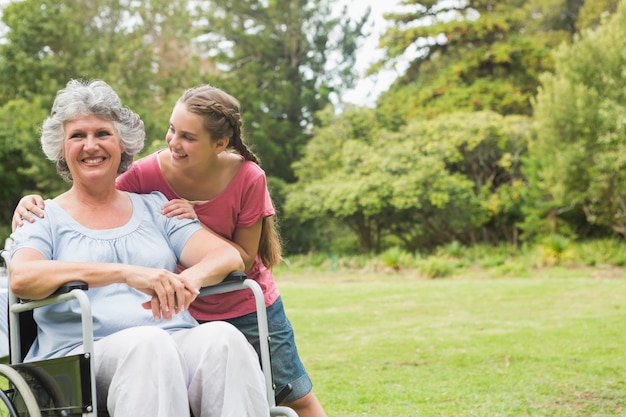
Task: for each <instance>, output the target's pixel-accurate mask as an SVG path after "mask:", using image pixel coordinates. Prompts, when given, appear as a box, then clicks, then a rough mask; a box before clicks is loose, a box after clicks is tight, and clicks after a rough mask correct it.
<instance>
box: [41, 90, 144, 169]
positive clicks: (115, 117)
mask: <svg viewBox="0 0 626 417" xmlns="http://www.w3.org/2000/svg"><path fill="white" fill-rule="evenodd" d="M90 115H95V116H98V117H100V118H102V119H105V120H111V121H113V123H114V125H115V129H117V133H118V134H119V136H120V141H121V143H122V146H123V148H124V152H123V153H122V159H121V162H120V166H119V167H118V169H117V173H118V174H121V173H123V172H126V170H128V168H129V167H130V165H131V164H132V162H133V159H134V158H135V155H137V154H138V153H139V152H140V151H141V150H142V149H143V145H144V141H145V139H146V132H145V130H144V125H143V122H142V121H141V118H140V117H139V115H138V114H137V113H135V112H133V111H132V110H130V109H129V108H127V107H124V106H122V101H121V100H120V98H119V97H118V95H117V93H116V92H115V91H114V90H113V88H111V86H109V85H108V84H107V83H105V82H104V81H100V80H94V81H90V82H83V81H79V80H71V81H69V82H68V83H67V85H66V86H65V88H63V89H61V90H59V91H58V92H57V95H56V98H55V99H54V104H52V111H51V113H50V116H49V117H48V118H47V119H46V120H45V121H44V122H43V125H42V127H41V147H42V148H43V151H44V153H45V154H46V156H47V157H48V159H49V160H51V161H54V162H55V163H56V167H57V172H58V173H59V175H61V177H62V178H63V179H64V180H66V181H71V180H72V175H71V173H70V171H69V168H68V166H67V162H66V161H65V158H63V141H64V137H65V129H64V128H65V124H66V123H67V122H70V121H72V120H74V119H76V118H78V117H82V116H90Z"/></svg>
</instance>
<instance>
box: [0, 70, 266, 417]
mask: <svg viewBox="0 0 626 417" xmlns="http://www.w3.org/2000/svg"><path fill="white" fill-rule="evenodd" d="M144 138H145V132H144V129H143V123H142V121H141V119H140V118H139V116H138V115H137V114H135V113H133V112H132V111H130V110H129V109H127V108H125V107H123V106H122V103H121V102H120V100H119V98H118V96H117V94H116V93H115V92H114V91H113V90H112V89H111V87H109V85H107V84H106V83H104V82H103V81H93V82H90V83H82V82H79V81H76V80H73V81H70V82H69V83H68V84H67V86H66V88H64V89H62V90H60V91H59V92H58V94H57V96H56V99H55V101H54V104H53V106H52V112H51V114H50V116H49V117H48V118H47V119H46V120H45V122H44V123H43V127H42V134H41V143H42V147H43V150H44V152H45V154H46V156H47V157H48V158H49V159H51V160H52V161H55V162H56V165H57V169H58V171H59V173H60V174H61V175H62V176H63V177H64V178H65V179H67V180H69V181H71V184H72V185H71V188H70V189H69V190H68V191H67V192H65V193H63V194H61V195H59V196H57V197H56V198H54V199H52V200H48V201H46V208H45V211H46V216H45V217H44V218H41V219H37V220H36V221H35V222H34V223H29V224H26V225H25V226H24V227H21V228H19V229H18V230H17V231H16V232H14V233H13V235H12V238H13V240H14V244H13V246H12V248H11V263H10V276H11V281H10V285H11V290H12V291H13V292H14V293H15V294H16V295H17V296H18V297H21V298H28V299H40V298H44V297H46V296H48V295H50V294H51V293H53V292H54V291H55V290H56V289H57V288H58V287H59V286H60V285H62V284H63V283H66V282H69V281H74V280H82V281H86V282H87V283H88V284H89V287H90V290H89V291H88V296H89V298H90V301H91V305H92V314H93V318H94V337H95V340H96V341H95V348H94V349H95V352H94V353H95V355H94V359H95V370H96V381H97V383H96V384H97V391H98V400H99V402H100V404H106V407H107V409H108V411H109V414H111V415H114V416H115V417H124V416H129V417H138V416H146V417H148V416H149V417H157V416H162V417H172V416H176V417H179V416H188V415H189V414H190V410H189V409H190V408H191V410H192V412H193V414H194V416H196V417H201V416H236V417H241V416H267V415H269V408H268V404H267V401H266V397H265V389H264V380H263V375H262V372H261V370H260V368H259V366H258V359H257V357H256V354H255V353H254V350H253V349H252V348H251V347H250V345H249V344H248V343H247V341H246V339H245V338H244V337H243V335H242V334H241V333H240V332H239V331H238V330H237V329H236V328H235V327H233V326H232V325H230V324H227V323H224V322H214V323H207V324H202V325H198V323H197V322H196V321H195V320H194V319H193V318H192V317H191V316H190V314H189V313H188V311H187V308H188V307H189V304H190V303H191V302H192V301H193V300H194V299H195V297H196V295H197V293H198V289H199V288H200V287H201V286H204V285H210V284H212V283H217V282H219V281H221V280H222V279H223V278H224V277H225V276H226V275H227V274H228V273H229V272H231V271H236V270H239V271H241V270H243V268H244V263H243V261H242V259H241V256H240V255H239V253H238V251H237V250H236V249H234V248H233V247H232V246H231V245H229V244H228V243H227V242H226V241H224V240H222V239H221V238H219V237H217V236H216V235H214V234H212V233H210V232H209V231H207V230H205V229H203V228H202V227H201V226H200V224H199V222H198V221H197V220H185V219H177V218H167V217H166V216H162V215H161V207H162V206H163V205H164V204H165V202H166V201H167V200H166V199H165V197H164V196H163V195H162V194H160V193H152V194H148V195H139V194H132V193H127V192H122V191H118V190H116V188H115V178H116V177H117V175H118V174H120V173H122V172H124V171H125V170H126V169H127V168H128V167H129V165H130V164H131V162H132V160H133V157H134V156H135V155H136V154H137V153H138V152H139V151H140V150H141V149H142V147H143V142H144ZM177 263H180V264H181V265H183V266H185V267H186V269H185V270H184V271H183V272H182V273H181V274H176V271H177ZM35 320H36V322H37V325H38V328H39V331H38V336H37V340H36V342H35V344H34V345H33V347H32V348H31V350H30V351H29V353H28V355H27V358H26V360H38V359H44V358H52V357H59V356H64V355H69V354H73V353H77V352H80V351H81V348H82V346H81V343H82V337H81V333H80V328H81V327H80V316H79V309H78V308H77V306H76V305H74V304H73V303H71V302H70V303H63V304H58V305H54V306H48V307H44V308H41V309H38V310H37V311H36V313H35Z"/></svg>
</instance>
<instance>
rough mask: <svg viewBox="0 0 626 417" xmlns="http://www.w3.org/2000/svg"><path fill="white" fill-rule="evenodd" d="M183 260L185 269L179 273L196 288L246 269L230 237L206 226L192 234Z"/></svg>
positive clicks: (211, 283) (181, 259) (216, 282)
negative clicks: (224, 236) (225, 236)
mask: <svg viewBox="0 0 626 417" xmlns="http://www.w3.org/2000/svg"><path fill="white" fill-rule="evenodd" d="M180 262H181V264H182V266H184V267H185V268H186V269H185V270H183V271H182V272H181V273H180V276H181V277H182V278H184V279H185V280H187V281H189V282H191V283H192V285H193V286H194V288H195V289H200V288H201V287H205V286H208V285H215V284H218V283H220V282H222V281H223V280H224V278H226V276H227V275H228V274H230V273H231V272H234V271H243V270H244V268H245V265H244V263H243V259H242V258H241V255H240V254H239V251H238V250H237V249H236V248H235V247H233V245H231V244H230V242H228V240H226V239H224V238H222V237H221V236H219V235H217V234H216V233H213V232H211V231H208V230H206V229H200V230H198V231H197V232H195V233H194V234H193V235H191V238H190V239H189V240H188V241H187V244H186V245H185V248H184V249H183V252H182V254H181V257H180Z"/></svg>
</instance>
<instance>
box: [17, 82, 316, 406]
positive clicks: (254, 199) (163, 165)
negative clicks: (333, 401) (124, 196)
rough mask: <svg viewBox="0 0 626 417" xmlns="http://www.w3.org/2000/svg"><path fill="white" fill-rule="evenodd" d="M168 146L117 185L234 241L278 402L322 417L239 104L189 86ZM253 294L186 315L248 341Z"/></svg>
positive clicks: (30, 199)
mask: <svg viewBox="0 0 626 417" xmlns="http://www.w3.org/2000/svg"><path fill="white" fill-rule="evenodd" d="M166 142H167V145H168V147H167V148H165V149H162V150H160V151H158V152H156V153H154V154H151V155H149V156H147V157H145V158H142V159H141V160H139V161H136V162H135V163H134V164H133V166H132V167H131V168H130V170H129V171H128V172H126V173H124V174H122V175H121V176H120V177H118V179H117V187H118V188H119V189H121V190H126V191H132V192H137V193H149V192H152V191H160V192H162V193H163V194H165V196H166V197H167V198H168V200H170V201H169V202H168V203H167V204H165V206H164V207H163V213H164V214H165V215H167V216H169V217H172V216H178V217H194V218H195V217H196V216H197V218H199V220H200V221H201V222H202V223H203V224H204V225H205V226H206V227H208V228H209V229H210V230H212V231H214V232H216V233H218V234H219V235H221V236H223V237H224V238H226V239H228V240H230V241H231V242H233V244H234V245H235V247H237V249H238V250H239V252H240V254H241V256H242V258H243V260H244V263H245V265H246V273H247V275H248V277H249V278H252V279H254V280H256V281H257V282H258V283H259V284H260V286H261V288H262V289H263V292H264V295H265V304H266V306H267V312H268V321H269V332H270V337H271V339H270V349H271V352H272V372H273V375H274V380H275V383H276V389H277V392H279V391H280V390H281V389H282V388H283V387H284V386H286V385H287V384H291V385H292V387H293V389H292V391H291V393H290V394H289V395H288V396H287V397H286V399H285V401H284V405H287V406H289V407H291V408H292V409H294V410H295V411H296V412H297V413H298V415H299V416H300V417H309V416H322V417H323V416H325V415H326V414H325V412H324V410H323V408H322V406H321V404H320V403H319V401H318V400H317V398H316V396H315V394H314V393H313V390H312V382H311V380H310V378H309V376H308V374H307V373H306V370H305V368H304V366H303V364H302V362H301V360H300V358H299V356H298V352H297V348H296V345H295V339H294V334H293V329H292V327H291V324H290V323H289V320H288V319H287V317H286V315H285V310H284V307H283V303H282V300H281V297H280V293H279V291H278V289H277V287H276V283H275V280H274V277H273V275H272V272H271V268H272V266H274V265H276V264H277V263H278V262H279V261H280V259H281V243H280V238H279V235H278V232H277V230H276V227H275V223H274V216H275V211H274V208H273V205H272V201H271V198H270V194H269V191H268V189H267V185H266V177H265V173H264V172H263V170H262V169H261V168H260V167H259V164H258V162H259V161H258V160H257V158H256V156H255V155H254V154H253V153H252V152H251V151H250V149H249V148H248V147H247V146H246V144H245V142H244V139H243V124H242V119H241V112H240V108H239V102H238V101H237V100H236V99H235V98H233V97H232V96H230V95H229V94H227V93H225V92H224V91H222V90H220V89H218V88H216V87H213V86H209V85H205V86H201V87H198V88H192V89H189V90H187V91H185V93H184V94H183V95H182V97H181V98H180V99H179V100H178V102H177V103H176V105H175V107H174V109H173V111H172V115H171V118H170V124H169V129H168V132H167V134H166ZM39 207H42V202H41V198H38V197H36V196H27V197H24V198H23V199H22V201H21V202H20V204H19V206H18V208H17V209H16V212H15V216H14V219H13V224H14V227H15V226H17V225H20V224H21V223H22V218H23V219H24V220H27V221H31V220H32V216H31V213H29V211H31V212H32V213H34V214H35V215H41V214H42V211H41V210H40V208H39ZM255 310H256V308H255V304H254V297H253V296H252V294H250V293H249V291H238V292H231V293H226V294H220V295H213V296H209V297H202V298H198V299H196V300H195V301H194V302H193V303H192V305H191V306H190V312H191V313H192V315H193V316H194V317H195V318H196V319H197V320H198V321H200V322H205V321H214V320H225V321H228V322H230V323H232V324H234V325H235V326H236V327H237V328H239V329H240V330H241V331H242V332H243V333H244V334H245V335H246V337H247V338H248V339H249V340H250V341H252V340H254V339H256V338H258V335H257V334H256V331H257V327H256V313H255Z"/></svg>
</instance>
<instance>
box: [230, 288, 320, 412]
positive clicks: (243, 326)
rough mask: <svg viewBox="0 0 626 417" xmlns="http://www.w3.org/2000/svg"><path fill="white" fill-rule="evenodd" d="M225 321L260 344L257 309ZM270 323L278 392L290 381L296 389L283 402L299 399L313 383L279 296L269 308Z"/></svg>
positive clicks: (271, 353) (311, 387)
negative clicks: (305, 367)
mask: <svg viewBox="0 0 626 417" xmlns="http://www.w3.org/2000/svg"><path fill="white" fill-rule="evenodd" d="M224 321H227V322H229V323H231V324H232V325H234V326H235V327H237V328H238V329H239V330H240V331H241V332H242V333H243V334H244V335H245V336H246V339H248V341H249V342H250V343H251V344H252V345H255V346H257V345H258V341H259V328H258V324H257V318H256V312H253V313H250V314H246V315H244V316H241V317H235V318H232V319H225V320H224ZM267 325H268V328H269V335H270V356H271V362H272V375H273V377H274V384H275V385H276V393H279V392H280V391H281V390H282V389H283V388H284V387H285V386H286V385H287V384H291V386H292V390H291V392H290V393H289V395H287V396H286V397H285V399H284V400H283V402H291V401H295V400H297V399H299V398H302V397H304V396H305V395H306V394H308V393H309V392H311V390H312V389H313V383H312V382H311V379H310V378H309V375H308V374H307V373H306V370H305V369H304V365H303V364H302V361H301V360H300V357H299V356H298V349H297V348H296V341H295V338H294V334H293V329H292V327H291V323H290V322H289V319H287V315H286V314H285V308H284V306H283V300H282V299H281V297H278V299H276V301H274V303H273V304H272V305H271V306H269V307H267Z"/></svg>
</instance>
